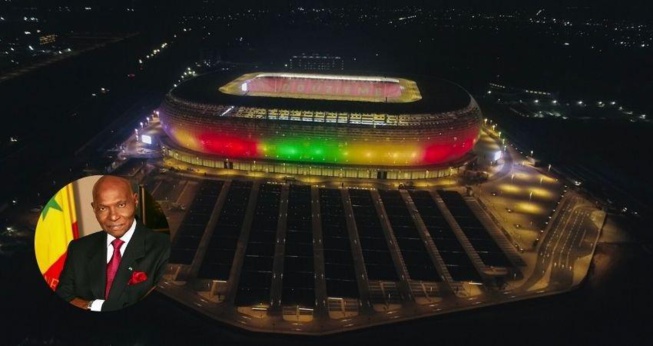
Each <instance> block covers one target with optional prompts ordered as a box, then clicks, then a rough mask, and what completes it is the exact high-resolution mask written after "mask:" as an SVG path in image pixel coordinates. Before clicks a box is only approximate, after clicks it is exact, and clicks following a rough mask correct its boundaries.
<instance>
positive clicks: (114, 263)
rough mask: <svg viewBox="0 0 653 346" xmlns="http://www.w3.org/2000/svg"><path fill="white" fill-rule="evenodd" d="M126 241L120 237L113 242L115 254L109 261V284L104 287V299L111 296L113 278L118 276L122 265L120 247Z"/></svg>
mask: <svg viewBox="0 0 653 346" xmlns="http://www.w3.org/2000/svg"><path fill="white" fill-rule="evenodd" d="M124 243H125V242H124V241H122V240H120V239H119V238H116V239H114V240H113V241H112V242H111V245H113V256H111V260H110V261H109V263H107V286H106V287H105V289H104V299H108V298H109V291H110V290H111V284H113V279H114V278H115V277H116V272H117V271H118V266H119V265H120V259H121V258H122V256H121V255H120V247H121V246H122V244H124Z"/></svg>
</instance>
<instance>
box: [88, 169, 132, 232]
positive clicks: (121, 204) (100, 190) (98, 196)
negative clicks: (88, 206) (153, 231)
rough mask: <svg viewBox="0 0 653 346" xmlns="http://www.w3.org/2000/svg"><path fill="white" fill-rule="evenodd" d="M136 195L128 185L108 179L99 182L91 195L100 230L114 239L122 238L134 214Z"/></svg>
mask: <svg viewBox="0 0 653 346" xmlns="http://www.w3.org/2000/svg"><path fill="white" fill-rule="evenodd" d="M137 204H138V195H137V194H135V193H132V190H131V188H130V186H129V184H128V183H126V182H124V181H121V180H118V179H115V178H109V179H106V180H103V181H99V182H98V185H97V186H96V191H95V193H94V194H93V203H92V206H93V211H94V212H95V217H96V218H97V221H98V222H99V223H100V225H101V226H102V229H103V230H104V231H105V232H107V233H109V234H111V235H112V236H114V237H116V238H120V237H122V236H123V235H124V234H125V232H127V230H129V227H131V225H132V222H134V215H135V213H136V205H137Z"/></svg>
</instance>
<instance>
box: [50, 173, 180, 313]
mask: <svg viewBox="0 0 653 346" xmlns="http://www.w3.org/2000/svg"><path fill="white" fill-rule="evenodd" d="M91 205H92V207H93V212H94V213H95V217H96V218H97V221H98V222H99V223H100V226H101V227H102V230H103V231H104V232H96V233H93V234H90V235H87V236H85V237H82V238H79V239H75V240H73V241H71V242H70V244H69V245H68V254H67V257H66V262H65V264H64V268H63V271H62V272H61V275H60V277H59V285H58V287H57V294H59V296H61V297H62V298H63V299H65V300H66V301H68V302H70V303H71V304H73V305H75V306H77V307H79V308H82V309H87V310H91V311H111V310H118V309H122V308H123V307H125V306H128V305H131V304H134V303H136V302H137V301H139V300H140V299H141V298H143V297H144V296H146V295H147V294H148V293H149V292H150V291H151V290H152V289H154V287H155V286H156V284H157V282H158V281H159V279H160V278H161V276H162V275H163V271H164V269H165V265H166V264H167V262H168V257H169V256H170V240H169V238H168V236H167V235H166V234H162V233H157V232H154V231H152V230H150V229H148V228H146V227H145V226H143V225H141V224H139V223H138V222H137V221H136V219H135V215H136V207H137V206H138V194H136V193H134V192H133V190H132V188H131V184H130V183H129V181H128V180H126V179H123V178H120V177H116V176H111V175H105V176H103V177H101V178H100V179H99V180H98V181H97V182H96V183H95V185H94V186H93V202H92V203H91Z"/></svg>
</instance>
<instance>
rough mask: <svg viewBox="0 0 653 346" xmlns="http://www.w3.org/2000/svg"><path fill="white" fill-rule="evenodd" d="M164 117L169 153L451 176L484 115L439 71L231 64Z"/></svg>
mask: <svg viewBox="0 0 653 346" xmlns="http://www.w3.org/2000/svg"><path fill="white" fill-rule="evenodd" d="M159 117H160V120H161V123H162V125H163V129H164V131H165V132H166V134H167V135H168V136H169V139H168V140H164V141H163V149H164V153H165V154H166V155H168V156H170V157H173V158H175V159H178V160H181V161H185V162H188V163H191V164H195V165H201V166H207V167H215V168H229V169H240V170H246V171H265V172H269V173H283V174H311V175H323V176H341V177H359V178H375V177H376V178H383V179H419V178H433V177H440V176H446V175H449V174H451V172H452V171H453V169H454V167H460V166H461V165H462V164H463V163H464V162H466V161H467V160H468V159H469V158H470V151H471V150H472V148H473V147H474V144H475V143H476V141H477V139H478V136H479V131H480V127H481V122H482V121H481V120H482V117H481V112H480V109H479V107H478V105H477V104H476V101H475V100H474V99H473V97H472V96H471V95H470V94H469V93H468V92H467V91H465V90H464V89H463V88H461V87H460V86H458V85H456V84H453V83H451V82H447V81H445V80H441V79H433V78H424V77H417V78H413V79H404V78H393V77H381V76H360V75H359V76H352V75H327V74H306V73H266V72H257V73H246V74H242V73H236V72H233V71H227V72H225V71H222V72H217V73H209V74H205V75H201V76H199V77H196V78H193V79H191V80H188V81H186V82H184V83H182V84H181V85H179V86H178V87H176V88H174V89H172V90H171V91H170V92H169V93H168V94H167V95H166V97H165V100H164V102H163V103H162V105H161V107H160V108H159Z"/></svg>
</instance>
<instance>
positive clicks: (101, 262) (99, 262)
mask: <svg viewBox="0 0 653 346" xmlns="http://www.w3.org/2000/svg"><path fill="white" fill-rule="evenodd" d="M100 232H102V233H103V234H104V236H103V237H97V239H98V240H97V243H96V245H95V246H94V247H93V248H94V249H99V251H93V252H91V253H90V254H89V257H88V264H87V268H88V275H89V282H90V283H91V292H93V296H94V297H96V299H104V289H105V286H106V282H107V236H106V233H104V232H103V231H100ZM98 268H100V270H98Z"/></svg>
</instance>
